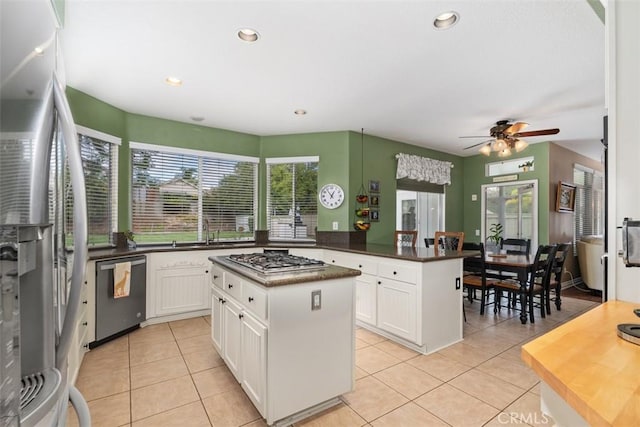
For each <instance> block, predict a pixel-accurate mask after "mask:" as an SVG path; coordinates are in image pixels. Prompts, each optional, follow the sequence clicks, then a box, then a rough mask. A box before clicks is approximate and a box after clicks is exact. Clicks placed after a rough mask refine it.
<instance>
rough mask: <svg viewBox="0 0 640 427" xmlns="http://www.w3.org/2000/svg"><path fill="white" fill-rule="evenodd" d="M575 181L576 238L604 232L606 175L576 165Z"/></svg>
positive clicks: (574, 170) (574, 171)
mask: <svg viewBox="0 0 640 427" xmlns="http://www.w3.org/2000/svg"><path fill="white" fill-rule="evenodd" d="M573 183H574V184H575V185H576V204H575V240H576V241H577V240H580V238H581V237H582V236H590V235H601V234H604V177H603V176H602V174H600V173H598V172H594V171H593V170H591V169H589V168H585V167H583V166H580V165H575V166H574V169H573ZM574 243H575V242H574Z"/></svg>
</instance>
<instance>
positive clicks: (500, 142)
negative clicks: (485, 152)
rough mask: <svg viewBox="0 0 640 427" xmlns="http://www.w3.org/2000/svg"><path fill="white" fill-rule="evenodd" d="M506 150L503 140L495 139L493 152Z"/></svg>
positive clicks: (506, 146)
mask: <svg viewBox="0 0 640 427" xmlns="http://www.w3.org/2000/svg"><path fill="white" fill-rule="evenodd" d="M507 148H509V146H508V145H507V143H506V141H505V140H504V139H496V141H495V142H494V143H493V151H502V150H504V149H507Z"/></svg>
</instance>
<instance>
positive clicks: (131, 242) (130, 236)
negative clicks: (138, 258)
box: [122, 230, 136, 249]
mask: <svg viewBox="0 0 640 427" xmlns="http://www.w3.org/2000/svg"><path fill="white" fill-rule="evenodd" d="M122 234H124V237H126V238H127V247H128V248H129V249H135V248H136V241H135V240H134V236H133V231H131V230H127V231H125V232H123V233H122Z"/></svg>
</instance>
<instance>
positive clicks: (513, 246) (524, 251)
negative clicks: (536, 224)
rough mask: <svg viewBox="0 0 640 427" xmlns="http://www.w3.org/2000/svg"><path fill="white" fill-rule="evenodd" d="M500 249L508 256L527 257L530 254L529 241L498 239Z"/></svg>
mask: <svg viewBox="0 0 640 427" xmlns="http://www.w3.org/2000/svg"><path fill="white" fill-rule="evenodd" d="M500 249H502V250H505V251H506V253H507V254H509V255H527V256H529V254H530V253H531V239H500Z"/></svg>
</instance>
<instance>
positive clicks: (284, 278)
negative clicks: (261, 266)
mask: <svg viewBox="0 0 640 427" xmlns="http://www.w3.org/2000/svg"><path fill="white" fill-rule="evenodd" d="M209 260H210V261H211V262H213V263H215V264H219V265H220V266H222V267H225V268H227V269H229V270H232V271H234V272H236V273H238V274H240V275H242V276H244V277H246V278H247V279H249V280H252V281H254V282H256V283H258V284H260V285H262V286H265V287H267V288H270V287H274V286H284V285H295V284H299V283H307V282H319V281H324V280H331V279H342V278H345V277H355V276H359V275H360V274H361V273H360V270H354V269H351V268H345V267H338V266H337V265H328V264H327V265H325V267H324V268H322V269H318V270H311V271H296V272H291V271H288V272H283V273H271V274H264V273H260V272H258V271H254V270H252V269H250V268H247V267H242V266H240V265H238V264H236V263H234V262H233V261H229V260H228V259H227V258H226V257H223V256H210V257H209Z"/></svg>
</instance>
